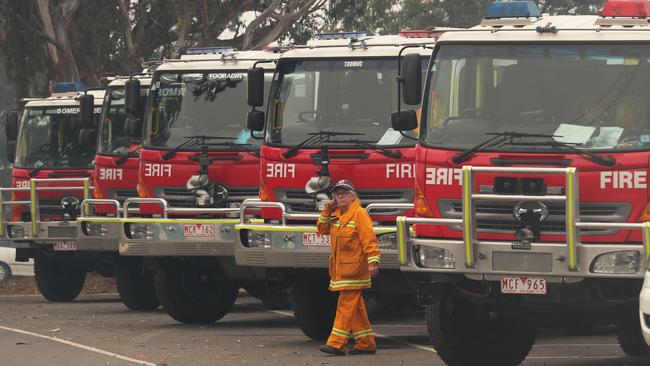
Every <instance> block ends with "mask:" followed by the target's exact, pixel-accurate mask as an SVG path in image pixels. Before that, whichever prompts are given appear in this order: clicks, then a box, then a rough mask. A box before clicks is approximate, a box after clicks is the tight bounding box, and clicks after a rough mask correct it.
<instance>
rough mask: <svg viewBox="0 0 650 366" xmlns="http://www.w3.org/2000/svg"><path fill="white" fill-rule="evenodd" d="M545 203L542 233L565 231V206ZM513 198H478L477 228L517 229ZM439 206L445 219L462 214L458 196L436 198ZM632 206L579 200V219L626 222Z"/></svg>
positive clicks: (606, 232)
mask: <svg viewBox="0 0 650 366" xmlns="http://www.w3.org/2000/svg"><path fill="white" fill-rule="evenodd" d="M545 204H546V206H547V207H548V211H549V213H548V217H547V218H546V220H544V221H543V222H542V233H544V234H564V231H565V229H566V224H565V221H564V220H565V214H564V211H565V206H564V203H561V202H560V203H558V202H549V203H545ZM514 205H515V203H514V202H477V203H476V220H477V222H476V224H477V229H478V231H482V232H506V233H513V232H514V231H515V230H517V229H519V228H520V226H519V222H518V221H517V220H515V218H514V217H513V209H514ZM438 207H439V208H440V212H441V213H442V217H443V218H445V219H460V218H462V203H461V201H460V200H450V199H441V200H438ZM631 210H632V206H631V205H630V204H629V203H624V202H606V203H601V202H598V203H581V204H580V220H581V221H586V222H608V223H616V222H626V221H627V218H628V216H629V215H630V211H631ZM449 227H450V228H452V229H454V230H461V229H462V228H461V227H460V225H455V226H449ZM580 231H582V232H584V233H589V235H612V234H615V233H617V232H618V231H619V230H616V229H604V228H603V229H598V228H594V229H591V228H590V229H581V230H580Z"/></svg>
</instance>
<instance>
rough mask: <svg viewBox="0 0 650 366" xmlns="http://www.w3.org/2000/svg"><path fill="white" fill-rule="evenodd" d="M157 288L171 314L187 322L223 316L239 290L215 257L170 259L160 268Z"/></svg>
mask: <svg viewBox="0 0 650 366" xmlns="http://www.w3.org/2000/svg"><path fill="white" fill-rule="evenodd" d="M154 288H155V290H156V295H157V296H158V300H160V303H161V304H162V306H163V309H165V311H166V312H167V314H169V316H171V317H172V318H174V319H175V320H177V321H179V322H181V323H186V324H208V323H214V322H216V321H217V320H219V319H221V318H223V317H224V316H225V315H226V314H227V313H228V312H229V311H230V309H231V308H232V306H233V305H234V304H235V300H237V294H238V293H239V289H238V288H237V287H235V286H234V285H233V284H232V283H231V282H230V281H229V279H228V278H226V276H225V275H224V274H223V273H222V272H221V270H220V269H219V266H218V264H217V262H216V261H213V260H191V261H180V260H172V261H169V262H167V263H165V264H164V265H163V266H162V268H160V269H159V270H158V272H156V274H155V276H154Z"/></svg>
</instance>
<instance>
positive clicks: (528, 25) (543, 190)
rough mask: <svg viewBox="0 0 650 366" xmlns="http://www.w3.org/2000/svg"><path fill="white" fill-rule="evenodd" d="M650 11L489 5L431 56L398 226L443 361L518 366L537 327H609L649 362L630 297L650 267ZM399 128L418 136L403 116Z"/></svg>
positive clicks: (408, 72) (613, 4) (415, 62)
mask: <svg viewBox="0 0 650 366" xmlns="http://www.w3.org/2000/svg"><path fill="white" fill-rule="evenodd" d="M648 16H650V2H648V1H636V0H627V1H617V0H610V1H608V2H607V3H606V4H605V6H604V8H603V9H602V11H601V13H600V15H595V16H574V15H572V16H562V15H558V16H549V15H546V14H540V11H539V8H538V7H537V6H536V5H535V3H534V2H532V1H512V2H506V1H495V2H494V3H492V4H491V5H490V7H489V8H488V11H487V14H486V16H485V19H484V20H483V21H482V22H481V24H479V25H478V26H475V27H473V28H470V29H469V30H466V31H455V32H447V33H445V34H444V35H442V36H441V37H440V38H439V39H438V42H437V43H436V46H435V49H434V51H433V55H432V57H431V61H430V62H429V66H428V71H427V77H426V82H425V85H424V88H423V89H422V88H421V81H420V79H419V78H418V77H413V76H417V75H416V73H415V71H416V70H419V68H420V67H421V65H420V60H419V58H413V57H410V56H409V55H407V56H405V57H404V59H403V60H402V61H403V64H402V65H403V69H402V73H403V79H402V80H403V88H404V93H403V96H404V101H405V102H407V103H408V102H411V103H413V100H420V97H421V90H424V91H423V93H424V94H423V95H422V98H421V100H422V112H421V120H420V122H419V135H420V137H419V144H418V147H417V148H416V163H415V164H416V168H415V171H416V187H415V190H416V193H415V213H416V217H400V218H398V233H399V235H398V236H399V253H400V255H399V261H400V264H401V266H402V271H404V272H408V273H411V274H413V275H414V276H418V278H419V280H420V283H421V285H420V287H419V288H420V289H421V290H420V298H421V299H422V300H423V301H424V302H425V303H426V304H428V305H427V307H426V311H427V326H428V329H429V333H430V335H431V338H432V340H433V345H434V347H435V348H436V351H437V352H438V355H439V356H440V357H441V358H442V359H443V360H444V361H445V362H447V363H448V364H453V365H475V364H490V365H517V364H519V363H520V362H522V361H523V360H524V358H525V357H526V355H527V354H528V352H529V351H530V349H531V347H532V346H533V344H534V342H535V338H536V334H537V329H538V328H539V327H543V326H559V327H563V328H568V329H571V328H574V327H585V326H593V325H603V324H616V326H617V335H618V340H619V343H620V344H621V346H622V348H623V350H624V351H625V352H626V353H628V354H629V355H635V356H642V355H647V354H648V353H647V348H646V345H645V343H644V342H643V338H642V337H641V332H640V329H639V318H638V315H637V314H638V311H639V304H638V301H639V292H640V289H641V281H642V278H643V276H644V274H645V273H646V269H647V266H648V256H649V255H650V231H649V227H650V226H649V223H648V221H649V220H650V215H649V214H650V206H649V204H648V202H649V201H650V199H649V198H648V197H649V195H648V194H649V193H650V191H649V187H648V181H647V176H648V170H649V168H650V163H649V160H650V159H649V158H650V119H649V118H648V117H649V115H648V112H649V111H650V109H649V107H650V89H648V86H649V84H648V80H650V42H648V35H650V33H648V32H649V31H650V29H648V26H647V25H648ZM393 122H394V128H395V129H397V130H403V131H410V130H413V129H414V128H415V127H416V126H418V123H417V120H416V118H415V112H414V111H410V110H408V109H403V110H399V111H398V112H396V113H395V114H394V115H393Z"/></svg>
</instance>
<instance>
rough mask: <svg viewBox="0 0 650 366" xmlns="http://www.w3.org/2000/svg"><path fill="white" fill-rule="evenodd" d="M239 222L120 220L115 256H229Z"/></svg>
mask: <svg viewBox="0 0 650 366" xmlns="http://www.w3.org/2000/svg"><path fill="white" fill-rule="evenodd" d="M236 223H239V219H124V220H122V221H121V228H120V231H121V232H120V239H119V245H118V247H119V253H120V255H126V256H142V257H174V256H233V255H234V254H235V230H234V226H235V224H236Z"/></svg>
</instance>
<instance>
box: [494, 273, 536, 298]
mask: <svg viewBox="0 0 650 366" xmlns="http://www.w3.org/2000/svg"><path fill="white" fill-rule="evenodd" d="M546 289H547V287H546V280H545V279H543V278H538V277H501V293H502V294H527V295H546Z"/></svg>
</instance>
